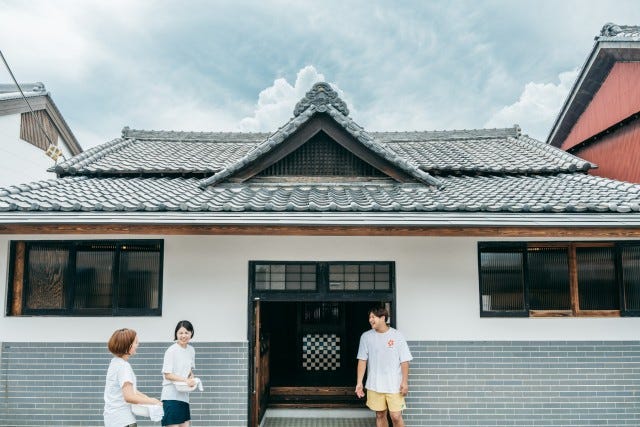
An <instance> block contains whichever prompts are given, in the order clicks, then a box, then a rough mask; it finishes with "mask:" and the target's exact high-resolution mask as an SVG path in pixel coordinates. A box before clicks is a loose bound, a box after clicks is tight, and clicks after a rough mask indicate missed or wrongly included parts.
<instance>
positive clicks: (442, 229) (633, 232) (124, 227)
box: [0, 223, 640, 239]
mask: <svg viewBox="0 0 640 427" xmlns="http://www.w3.org/2000/svg"><path fill="white" fill-rule="evenodd" d="M10 234H23V235H49V236H50V235H57V234H73V235H85V234H86V235H90V234H91V235H92V234H139V235H156V236H158V235H168V236H176V235H180V236H186V235H238V236H246V235H256V236H265V235H273V236H401V237H406V236H433V237H437V236H444V237H501V238H506V237H518V238H522V237H532V238H575V237H580V238H609V239H610V238H640V226H639V227H623V226H612V227H607V226H586V227H570V226H569V227H558V226H548V227H545V226H504V227H501V226H444V225H419V226H413V225H298V224H291V225H278V224H244V225H243V224H173V223H167V224H162V223H155V224H136V223H117V224H113V223H107V224H87V223H74V224H72V223H64V224H62V223H13V224H0V235H10Z"/></svg>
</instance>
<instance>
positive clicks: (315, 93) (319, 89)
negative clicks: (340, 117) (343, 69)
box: [293, 82, 349, 117]
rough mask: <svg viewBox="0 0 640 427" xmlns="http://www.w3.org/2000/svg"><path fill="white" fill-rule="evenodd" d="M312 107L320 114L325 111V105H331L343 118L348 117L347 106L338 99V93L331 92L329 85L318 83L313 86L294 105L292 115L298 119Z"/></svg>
mask: <svg viewBox="0 0 640 427" xmlns="http://www.w3.org/2000/svg"><path fill="white" fill-rule="evenodd" d="M312 105H315V106H316V107H317V109H318V111H320V112H323V111H325V109H326V107H325V106H326V105H331V106H333V107H334V108H335V109H337V110H338V111H340V112H341V113H342V114H344V115H345V116H348V115H349V109H348V108H347V104H345V102H344V101H343V100H342V99H340V97H339V96H338V93H337V92H336V91H335V90H333V88H332V87H331V86H330V85H329V83H325V82H320V83H316V84H314V85H313V87H312V88H311V90H310V91H309V92H307V94H306V95H305V96H304V98H302V99H301V100H300V101H299V102H298V103H297V104H296V108H295V109H294V110H293V115H294V116H295V117H298V116H299V115H300V114H302V112H303V111H304V110H306V109H307V108H309V107H310V106H312Z"/></svg>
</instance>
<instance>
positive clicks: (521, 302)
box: [479, 242, 640, 316]
mask: <svg viewBox="0 0 640 427" xmlns="http://www.w3.org/2000/svg"><path fill="white" fill-rule="evenodd" d="M479 277H480V313H481V315H482V316H619V315H623V316H638V315H640V243H637V242H618V243H611V242H589V243H584V242H570V243H564V242H563V243H480V244H479Z"/></svg>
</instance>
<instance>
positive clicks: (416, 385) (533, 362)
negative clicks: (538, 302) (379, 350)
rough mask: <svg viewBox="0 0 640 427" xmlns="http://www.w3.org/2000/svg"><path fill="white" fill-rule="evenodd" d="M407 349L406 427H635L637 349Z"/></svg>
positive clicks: (639, 409) (590, 345) (531, 345)
mask: <svg viewBox="0 0 640 427" xmlns="http://www.w3.org/2000/svg"><path fill="white" fill-rule="evenodd" d="M409 345H410V347H411V351H412V353H413V356H414V361H413V363H412V364H411V370H410V376H409V386H410V392H409V398H408V399H407V406H408V409H407V411H406V412H405V422H406V424H407V426H483V427H488V426H536V427H540V426H554V427H555V426H557V427H565V426H640V341H632V342H618V341H616V342H614V341H608V342H602V341H597V342H571V341H566V342H513V341H509V342H410V343H409Z"/></svg>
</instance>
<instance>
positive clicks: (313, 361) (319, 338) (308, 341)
mask: <svg viewBox="0 0 640 427" xmlns="http://www.w3.org/2000/svg"><path fill="white" fill-rule="evenodd" d="M302 367H303V368H304V369H306V370H307V371H335V370H336V369H338V368H339V367H340V337H339V336H337V335H335V334H307V335H305V336H304V337H302Z"/></svg>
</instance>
